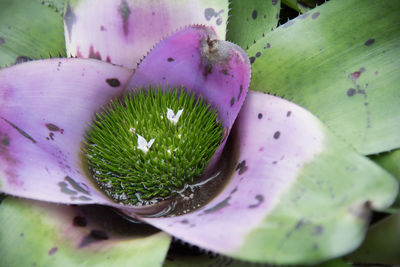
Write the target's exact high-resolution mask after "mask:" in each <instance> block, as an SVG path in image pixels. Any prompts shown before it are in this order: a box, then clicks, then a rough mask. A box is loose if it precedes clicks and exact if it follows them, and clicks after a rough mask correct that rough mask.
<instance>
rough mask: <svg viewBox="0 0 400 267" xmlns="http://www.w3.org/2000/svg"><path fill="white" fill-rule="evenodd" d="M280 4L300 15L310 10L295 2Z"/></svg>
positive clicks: (289, 0)
mask: <svg viewBox="0 0 400 267" xmlns="http://www.w3.org/2000/svg"><path fill="white" fill-rule="evenodd" d="M282 3H284V4H285V5H287V6H288V7H290V8H292V9H294V10H296V11H298V12H300V13H306V12H307V11H308V10H310V8H309V7H307V6H305V5H303V4H302V3H299V2H298V1H297V0H282Z"/></svg>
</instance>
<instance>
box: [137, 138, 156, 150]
mask: <svg viewBox="0 0 400 267" xmlns="http://www.w3.org/2000/svg"><path fill="white" fill-rule="evenodd" d="M136 135H137V137H138V147H137V148H138V149H140V150H142V151H143V152H144V153H147V151H149V149H150V147H151V146H152V145H153V143H154V141H155V140H156V139H155V138H153V139H151V140H150V141H149V142H147V141H146V139H144V137H143V136H141V135H139V134H136Z"/></svg>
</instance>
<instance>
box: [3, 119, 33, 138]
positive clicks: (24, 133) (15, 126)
mask: <svg viewBox="0 0 400 267" xmlns="http://www.w3.org/2000/svg"><path fill="white" fill-rule="evenodd" d="M1 118H2V119H3V120H4V121H5V122H7V123H8V124H9V125H10V126H11V127H13V128H14V129H15V130H17V131H18V132H19V133H20V134H21V135H22V136H23V137H25V138H27V139H29V140H30V141H32V143H34V144H36V143H37V142H36V140H35V139H33V138H32V137H31V136H30V135H29V134H27V133H26V132H25V131H23V130H22V129H21V128H19V127H18V126H17V125H15V124H14V123H12V122H11V121H9V120H6V119H4V118H3V117H1Z"/></svg>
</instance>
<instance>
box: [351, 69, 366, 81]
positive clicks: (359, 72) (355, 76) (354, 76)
mask: <svg viewBox="0 0 400 267" xmlns="http://www.w3.org/2000/svg"><path fill="white" fill-rule="evenodd" d="M364 71H365V68H360V70H359V71H355V72H353V73H351V74H350V75H349V78H350V79H352V80H353V81H354V80H357V79H358V78H359V77H360V76H361V73H363V72H364Z"/></svg>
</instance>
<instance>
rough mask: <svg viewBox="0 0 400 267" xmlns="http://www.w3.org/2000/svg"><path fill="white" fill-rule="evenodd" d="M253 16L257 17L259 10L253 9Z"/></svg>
mask: <svg viewBox="0 0 400 267" xmlns="http://www.w3.org/2000/svg"><path fill="white" fill-rule="evenodd" d="M251 17H252V18H253V19H256V18H257V10H255V9H254V10H253V13H251Z"/></svg>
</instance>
